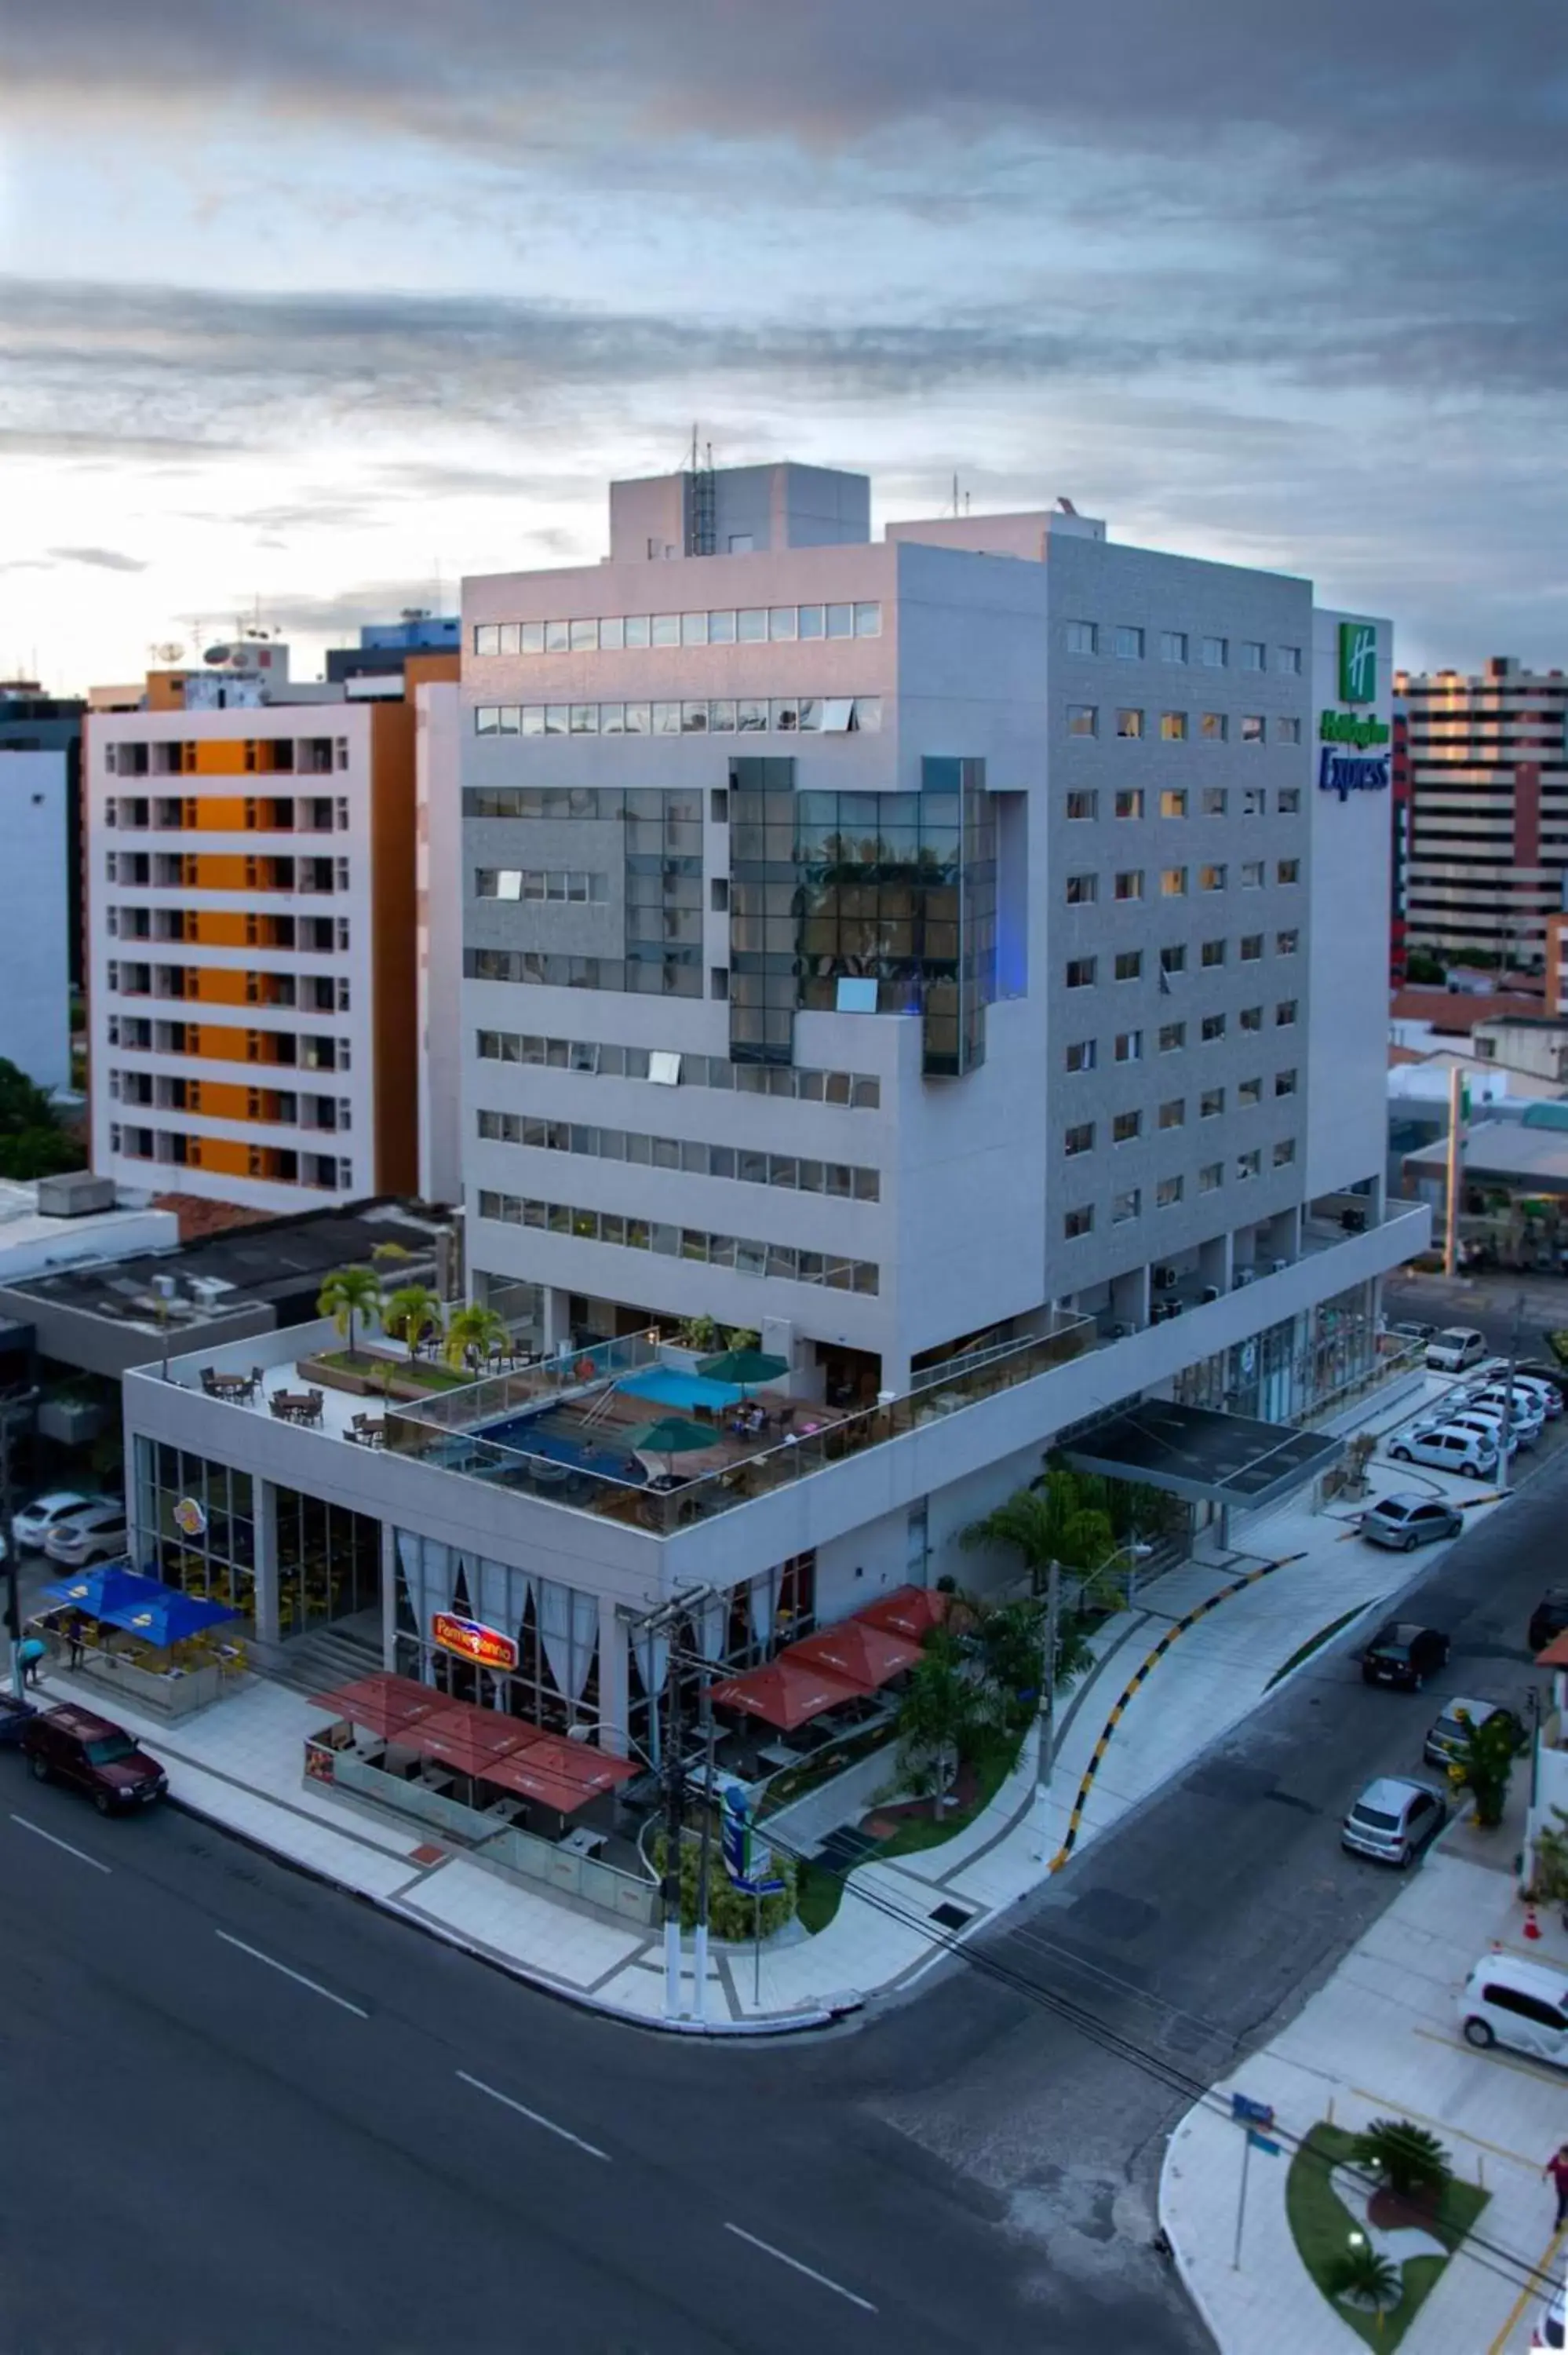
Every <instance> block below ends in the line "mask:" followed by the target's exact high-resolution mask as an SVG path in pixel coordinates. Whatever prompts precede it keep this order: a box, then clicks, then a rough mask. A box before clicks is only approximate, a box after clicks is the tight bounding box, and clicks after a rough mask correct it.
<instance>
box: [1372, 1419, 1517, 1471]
mask: <svg viewBox="0 0 1568 2355" xmlns="http://www.w3.org/2000/svg"><path fill="white" fill-rule="evenodd" d="M1388 1452H1389V1454H1390V1455H1392V1456H1393V1460H1394V1462H1395V1463H1396V1464H1431V1465H1435V1466H1436V1469H1437V1470H1438V1471H1439V1472H1462V1473H1464V1474H1465V1475H1466V1476H1467V1478H1468V1479H1471V1480H1490V1479H1492V1478H1494V1477H1495V1476H1496V1473H1497V1468H1498V1450H1497V1442H1496V1440H1495V1439H1493V1438H1491V1437H1490V1436H1487V1437H1484V1438H1483V1437H1482V1436H1480V1435H1479V1434H1478V1433H1476V1432H1474V1431H1456V1430H1454V1429H1452V1428H1451V1427H1450V1425H1449V1424H1447V1423H1441V1424H1439V1425H1438V1426H1437V1428H1436V1430H1433V1431H1425V1432H1422V1431H1402V1432H1401V1433H1400V1434H1399V1436H1398V1438H1397V1439H1395V1440H1394V1441H1393V1444H1392V1445H1391V1446H1390V1448H1389V1451H1388Z"/></svg>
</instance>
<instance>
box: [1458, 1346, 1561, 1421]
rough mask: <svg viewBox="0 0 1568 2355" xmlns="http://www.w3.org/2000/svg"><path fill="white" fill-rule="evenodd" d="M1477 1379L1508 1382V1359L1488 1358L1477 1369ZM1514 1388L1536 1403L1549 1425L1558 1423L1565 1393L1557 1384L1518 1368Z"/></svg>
mask: <svg viewBox="0 0 1568 2355" xmlns="http://www.w3.org/2000/svg"><path fill="white" fill-rule="evenodd" d="M1476 1379H1477V1380H1478V1381H1487V1382H1498V1383H1503V1382H1506V1381H1507V1380H1508V1359H1506V1358H1488V1359H1486V1361H1485V1363H1484V1364H1482V1365H1479V1366H1478V1367H1477V1368H1476ZM1513 1386H1514V1388H1515V1390H1516V1391H1524V1392H1525V1394H1526V1396H1527V1397H1529V1398H1532V1399H1533V1400H1534V1401H1535V1403H1536V1405H1537V1406H1538V1407H1539V1408H1540V1409H1541V1412H1542V1414H1543V1415H1544V1416H1545V1417H1546V1420H1547V1422H1548V1423H1555V1422H1556V1420H1557V1418H1558V1416H1559V1415H1560V1414H1561V1413H1562V1412H1563V1393H1562V1391H1560V1390H1559V1389H1558V1387H1557V1385H1556V1383H1555V1382H1549V1381H1547V1380H1545V1378H1544V1376H1542V1375H1541V1374H1521V1373H1520V1370H1519V1369H1518V1368H1517V1366H1516V1367H1515V1369H1514V1376H1513Z"/></svg>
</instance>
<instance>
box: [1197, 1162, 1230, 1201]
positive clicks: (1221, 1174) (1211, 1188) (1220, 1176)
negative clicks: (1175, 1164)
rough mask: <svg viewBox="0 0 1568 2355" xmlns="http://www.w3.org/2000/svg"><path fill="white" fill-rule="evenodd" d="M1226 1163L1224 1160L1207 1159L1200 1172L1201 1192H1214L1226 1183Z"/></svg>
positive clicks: (1199, 1189) (1199, 1183)
mask: <svg viewBox="0 0 1568 2355" xmlns="http://www.w3.org/2000/svg"><path fill="white" fill-rule="evenodd" d="M1224 1182H1225V1165H1224V1162H1223V1161H1205V1162H1204V1164H1203V1166H1202V1168H1201V1169H1200V1170H1199V1172H1198V1191H1199V1193H1200V1194H1213V1193H1214V1192H1216V1191H1217V1189H1218V1188H1220V1187H1221V1186H1223V1185H1224Z"/></svg>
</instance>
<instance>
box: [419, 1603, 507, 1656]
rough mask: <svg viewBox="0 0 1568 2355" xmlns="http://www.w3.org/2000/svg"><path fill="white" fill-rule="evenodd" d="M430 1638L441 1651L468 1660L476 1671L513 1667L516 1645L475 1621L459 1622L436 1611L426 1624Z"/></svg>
mask: <svg viewBox="0 0 1568 2355" xmlns="http://www.w3.org/2000/svg"><path fill="white" fill-rule="evenodd" d="M430 1635H431V1637H432V1639H433V1640H434V1641H435V1642H436V1643H438V1644H439V1645H440V1647H441V1649H442V1651H443V1652H455V1653H456V1654H457V1657H458V1658H459V1659H460V1660H471V1661H472V1662H473V1664H474V1666H475V1667H476V1668H515V1667H516V1666H517V1646H516V1645H515V1644H514V1642H513V1640H512V1638H511V1636H503V1634H502V1632H501V1630H500V1628H499V1627H486V1626H485V1625H483V1624H482V1622H481V1621H480V1620H478V1619H460V1618H459V1617H458V1615H457V1614H456V1613H455V1612H452V1611H438V1612H437V1613H436V1614H435V1617H434V1618H433V1619H432V1620H431V1621H430Z"/></svg>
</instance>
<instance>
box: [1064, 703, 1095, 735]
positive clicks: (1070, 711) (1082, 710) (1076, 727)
mask: <svg viewBox="0 0 1568 2355" xmlns="http://www.w3.org/2000/svg"><path fill="white" fill-rule="evenodd" d="M1099 732H1100V715H1099V708H1098V706H1097V705H1096V704H1093V703H1069V704H1068V706H1067V733H1068V735H1069V736H1097V735H1098V734H1099Z"/></svg>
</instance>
